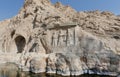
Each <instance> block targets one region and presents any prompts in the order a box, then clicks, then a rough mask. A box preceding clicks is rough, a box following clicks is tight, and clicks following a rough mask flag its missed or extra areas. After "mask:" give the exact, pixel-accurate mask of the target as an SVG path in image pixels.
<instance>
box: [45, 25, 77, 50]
mask: <svg viewBox="0 0 120 77" xmlns="http://www.w3.org/2000/svg"><path fill="white" fill-rule="evenodd" d="M48 30H49V31H48V32H50V33H51V35H50V34H49V33H48V34H47V37H51V38H49V39H48V40H50V42H48V44H49V46H51V47H53V48H54V47H68V46H72V45H76V43H77V41H76V38H78V37H76V36H75V35H76V34H77V33H76V32H75V27H62V28H52V29H48Z"/></svg>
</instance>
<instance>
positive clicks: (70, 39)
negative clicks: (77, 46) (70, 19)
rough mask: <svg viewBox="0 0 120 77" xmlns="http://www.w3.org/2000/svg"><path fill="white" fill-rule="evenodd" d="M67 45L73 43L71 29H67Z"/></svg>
mask: <svg viewBox="0 0 120 77" xmlns="http://www.w3.org/2000/svg"><path fill="white" fill-rule="evenodd" d="M67 42H68V43H67V44H68V46H69V45H73V44H74V35H73V31H72V30H71V29H68V41H67Z"/></svg>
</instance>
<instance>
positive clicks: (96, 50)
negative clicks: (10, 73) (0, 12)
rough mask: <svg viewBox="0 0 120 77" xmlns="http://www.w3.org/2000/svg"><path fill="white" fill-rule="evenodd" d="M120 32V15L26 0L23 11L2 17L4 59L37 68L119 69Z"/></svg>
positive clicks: (65, 71) (72, 71) (0, 55)
mask: <svg viewBox="0 0 120 77" xmlns="http://www.w3.org/2000/svg"><path fill="white" fill-rule="evenodd" d="M119 32H120V17H119V16H115V15H114V14H112V13H110V12H99V11H89V12H77V11H75V10H74V9H72V8H71V7H69V6H64V5H62V4H61V3H59V2H58V3H56V4H54V5H53V4H51V3H50V1H49V0H25V3H24V6H23V7H22V8H21V10H20V12H19V14H18V15H16V16H15V17H13V18H11V19H8V20H5V21H1V22H0V60H1V61H0V63H6V62H14V63H16V64H18V65H19V68H21V69H22V70H23V71H32V72H35V73H40V72H47V73H57V74H61V75H80V74H84V73H90V74H91V73H95V74H105V75H106V74H107V75H118V74H119V72H120V68H119V67H120V55H119V54H120V34H119Z"/></svg>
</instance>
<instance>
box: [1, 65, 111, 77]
mask: <svg viewBox="0 0 120 77" xmlns="http://www.w3.org/2000/svg"><path fill="white" fill-rule="evenodd" d="M0 77H63V76H61V75H56V74H46V73H41V74H34V73H30V72H22V71H20V70H19V69H18V68H17V65H15V64H10V63H7V64H3V65H0ZM68 77H75V76H68ZM77 77H112V76H99V75H88V74H86V75H81V76H77Z"/></svg>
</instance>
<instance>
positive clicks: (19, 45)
mask: <svg viewBox="0 0 120 77" xmlns="http://www.w3.org/2000/svg"><path fill="white" fill-rule="evenodd" d="M15 44H16V46H17V50H18V51H17V53H22V51H23V50H24V47H25V44H26V40H25V38H24V37H23V36H17V37H16V38H15Z"/></svg>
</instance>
